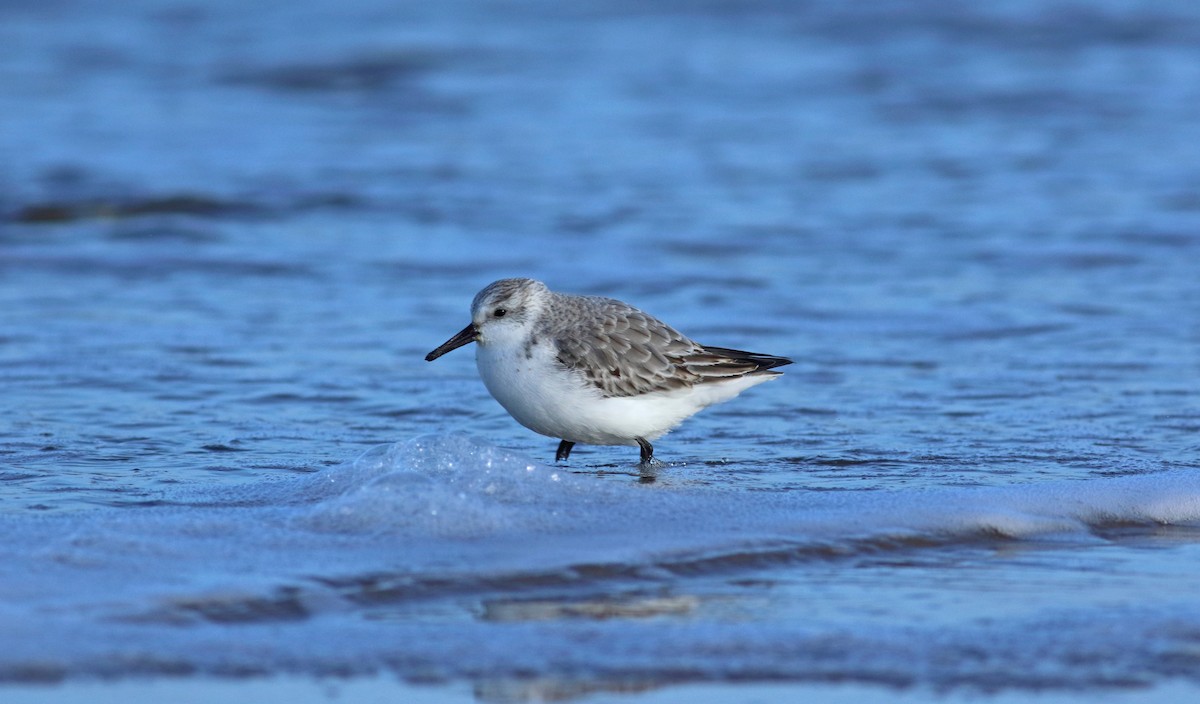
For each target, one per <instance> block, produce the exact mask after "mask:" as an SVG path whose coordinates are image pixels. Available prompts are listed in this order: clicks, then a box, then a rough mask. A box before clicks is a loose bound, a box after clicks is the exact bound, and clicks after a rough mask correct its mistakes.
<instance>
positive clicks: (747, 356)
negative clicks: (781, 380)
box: [704, 345, 792, 372]
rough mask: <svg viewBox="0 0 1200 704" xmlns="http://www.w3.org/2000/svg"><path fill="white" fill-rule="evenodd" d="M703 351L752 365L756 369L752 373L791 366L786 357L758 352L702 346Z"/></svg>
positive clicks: (790, 361)
mask: <svg viewBox="0 0 1200 704" xmlns="http://www.w3.org/2000/svg"><path fill="white" fill-rule="evenodd" d="M704 349H705V350H706V351H708V352H712V353H713V354H719V355H722V356H724V357H728V358H729V359H731V360H733V361H735V362H742V363H744V364H753V365H754V366H756V367H757V369H755V370H754V371H756V372H763V371H766V370H768V369H774V368H775V367H784V366H787V365H789V364H792V360H790V359H788V358H787V357H776V356H775V355H773V354H759V353H758V352H746V351H744V350H734V349H730V348H728V347H709V346H708V345H705V346H704Z"/></svg>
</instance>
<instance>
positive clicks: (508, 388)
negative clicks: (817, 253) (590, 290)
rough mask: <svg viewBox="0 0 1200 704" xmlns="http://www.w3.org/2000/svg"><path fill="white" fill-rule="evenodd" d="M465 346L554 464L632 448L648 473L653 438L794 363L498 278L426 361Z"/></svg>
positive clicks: (592, 299)
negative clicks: (584, 448)
mask: <svg viewBox="0 0 1200 704" xmlns="http://www.w3.org/2000/svg"><path fill="white" fill-rule="evenodd" d="M471 342H478V343H479V345H478V346H477V347H476V348H475V363H476V365H477V366H478V367H479V375H480V376H481V377H483V383H484V384H485V385H486V386H487V389H488V391H489V392H490V393H491V394H492V396H493V397H494V398H495V399H496V400H497V401H499V402H500V405H501V406H504V409H505V410H506V411H508V413H509V415H511V416H512V417H513V418H515V419H517V422H519V423H520V424H521V425H524V426H525V427H526V428H529V429H530V430H532V431H534V432H536V433H541V434H542V435H548V436H550V437H552V438H559V439H560V440H561V442H559V444H558V451H557V452H556V453H555V456H554V459H555V461H560V460H565V459H567V457H568V456H569V455H570V454H571V448H572V447H574V446H575V443H585V444H589V445H637V446H639V447H640V448H641V453H642V454H641V463H642V466H648V465H650V464H651V463H652V462H653V460H654V447H653V446H652V445H651V444H650V441H651V440H656V439H658V438H659V437H661V436H662V435H664V434H666V433H667V432H669V431H670V430H671V429H672V428H674V427H675V426H677V425H679V423H681V422H682V421H683V420H684V419H685V418H688V417H690V416H691V415H692V414H694V413H696V412H697V411H699V410H700V409H702V408H705V407H707V406H711V405H712V404H714V403H720V402H722V401H728V400H729V399H731V398H733V397H734V396H737V395H738V394H739V393H741V392H742V391H744V390H745V389H748V388H750V387H751V386H754V385H755V384H761V383H762V382H764V381H769V380H770V379H774V378H775V377H777V376H779V375H780V374H781V372H776V371H771V370H772V369H774V368H775V367H781V366H783V365H785V364H791V363H792V360H790V359H787V358H784V357H774V356H772V355H767V354H757V353H754V352H742V351H741V350H731V349H727V348H724V347H709V346H706V345H701V344H699V343H696V342H693V341H692V340H690V339H688V338H687V337H685V336H683V335H682V334H680V333H679V332H677V331H676V330H675V329H674V328H672V327H671V326H670V325H667V324H666V323H664V322H662V321H661V320H658V319H657V318H654V317H652V316H650V315H648V314H646V313H643V312H642V311H640V310H638V309H637V308H634V307H633V306H631V305H629V304H626V303H622V302H621V301H617V300H613V299H611V298H601V297H599V296H573V295H570V294H565V293H556V292H554V291H551V290H550V289H548V288H546V285H545V284H543V283H542V282H540V281H534V280H532V279H501V280H500V281H496V282H495V283H492V284H490V285H489V286H487V287H486V288H484V289H483V290H482V291H480V292H479V293H478V294H476V296H475V300H474V301H472V302H471V324H470V325H468V326H467V327H465V328H463V330H462V332H460V333H458V334H457V335H455V336H454V337H452V338H450V339H449V340H447V341H446V342H445V343H443V344H442V345H441V346H439V347H438V348H437V349H435V350H434V351H432V352H430V353H429V354H427V355H425V360H426V361H428V362H432V361H433V360H435V359H437V358H438V357H441V356H442V355H444V354H446V353H447V352H449V351H451V350H454V349H458V348H459V347H462V346H463V345H466V344H469V343H471Z"/></svg>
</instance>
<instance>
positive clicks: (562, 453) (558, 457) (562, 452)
mask: <svg viewBox="0 0 1200 704" xmlns="http://www.w3.org/2000/svg"><path fill="white" fill-rule="evenodd" d="M572 447H575V443H573V442H567V441H566V440H563V441H562V442H560V443H558V452H555V453H554V461H555V462H562V461H563V460H565V459H567V458H568V457H570V456H571V448H572Z"/></svg>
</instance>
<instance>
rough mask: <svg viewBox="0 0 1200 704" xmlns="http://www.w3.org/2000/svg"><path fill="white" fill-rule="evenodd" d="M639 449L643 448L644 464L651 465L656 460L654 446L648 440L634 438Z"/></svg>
mask: <svg viewBox="0 0 1200 704" xmlns="http://www.w3.org/2000/svg"><path fill="white" fill-rule="evenodd" d="M634 440H637V444H638V447H640V448H642V464H650V462H652V461H653V460H654V446H653V445H651V444H650V443H649V442H648V441H647V440H646V438H634Z"/></svg>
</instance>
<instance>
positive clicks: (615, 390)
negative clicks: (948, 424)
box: [535, 293, 790, 397]
mask: <svg viewBox="0 0 1200 704" xmlns="http://www.w3.org/2000/svg"><path fill="white" fill-rule="evenodd" d="M552 296H553V301H554V304H553V305H552V306H548V307H547V312H545V313H543V314H542V318H541V320H540V321H539V325H538V327H537V328H536V333H535V334H536V335H537V336H538V337H543V336H544V337H547V338H549V339H552V340H555V341H556V346H557V351H558V354H557V359H558V361H559V363H560V364H562V365H563V366H564V367H567V368H568V369H572V370H575V371H578V372H581V373H583V375H584V376H585V377H587V380H588V381H589V382H590V383H591V384H593V385H594V386H596V388H598V389H600V391H601V393H603V394H604V395H605V396H609V397H617V396H638V395H640V394H645V393H650V392H652V391H672V390H674V389H681V388H685V387H689V386H694V385H696V384H703V383H709V382H716V381H723V380H727V379H730V378H733V377H740V376H746V375H748V374H770V375H775V374H778V373H779V372H773V371H769V370H770V369H771V368H772V367H778V366H783V365H784V364H788V363H789V362H790V360H787V359H784V358H783V357H773V356H770V355H763V354H756V353H753V352H743V351H741V350H732V349H727V348H724V347H706V346H704V345H701V344H699V343H697V342H694V341H692V340H690V339H688V338H687V337H686V336H684V335H683V334H682V333H680V332H679V331H678V330H676V329H675V328H673V327H671V326H670V325H667V324H666V323H664V322H662V321H661V320H659V319H657V318H655V317H653V316H651V315H647V314H646V313H644V312H642V311H640V310H638V309H637V308H634V307H633V306H631V305H629V304H627V303H622V302H621V301H617V300H614V299H612V298H602V297H599V296H572V295H569V294H564V293H553V294H552Z"/></svg>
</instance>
